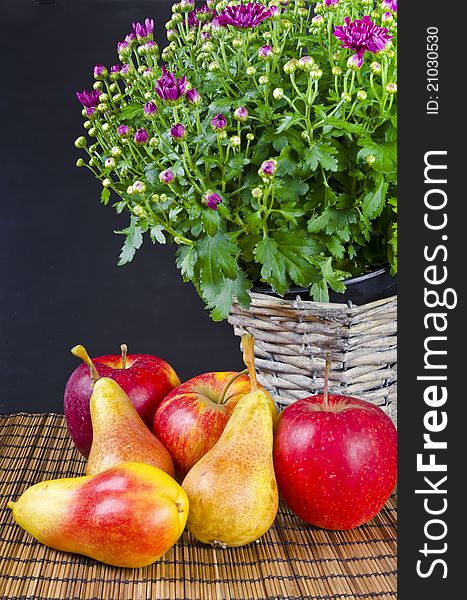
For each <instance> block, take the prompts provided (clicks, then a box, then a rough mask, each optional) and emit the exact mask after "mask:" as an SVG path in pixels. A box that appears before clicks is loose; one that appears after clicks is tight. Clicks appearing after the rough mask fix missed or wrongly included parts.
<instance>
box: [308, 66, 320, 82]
mask: <svg viewBox="0 0 467 600" xmlns="http://www.w3.org/2000/svg"><path fill="white" fill-rule="evenodd" d="M322 76H323V71H322V70H321V69H319V68H318V67H313V68H312V69H311V71H310V79H312V80H313V81H318V80H319V79H321V77H322Z"/></svg>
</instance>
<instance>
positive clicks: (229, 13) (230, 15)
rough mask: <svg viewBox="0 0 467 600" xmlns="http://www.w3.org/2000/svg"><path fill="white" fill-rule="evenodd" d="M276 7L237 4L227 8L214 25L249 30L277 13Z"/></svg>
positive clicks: (256, 3)
mask: <svg viewBox="0 0 467 600" xmlns="http://www.w3.org/2000/svg"><path fill="white" fill-rule="evenodd" d="M277 10H278V9H277V7H276V6H274V7H271V8H267V7H266V6H264V4H260V3H259V2H248V4H237V5H235V6H227V7H226V8H225V9H224V10H223V11H222V12H220V13H219V16H218V17H216V24H218V25H223V26H224V27H227V25H232V26H233V27H238V28H239V29H251V28H252V27H257V26H258V25H260V24H261V23H262V22H263V21H264V20H265V19H268V18H269V17H271V16H272V15H273V14H274V13H275V12H277Z"/></svg>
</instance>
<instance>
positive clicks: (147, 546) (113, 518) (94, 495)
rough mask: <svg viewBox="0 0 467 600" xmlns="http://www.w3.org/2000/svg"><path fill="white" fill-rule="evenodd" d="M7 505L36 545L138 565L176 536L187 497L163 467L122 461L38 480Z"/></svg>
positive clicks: (155, 556) (183, 519)
mask: <svg viewBox="0 0 467 600" xmlns="http://www.w3.org/2000/svg"><path fill="white" fill-rule="evenodd" d="M8 507H9V508H11V509H13V518H14V520H15V521H16V522H17V523H18V525H20V526H21V527H22V528H23V529H25V530H26V531H27V532H28V533H30V534H31V535H32V536H33V537H35V538H36V539H37V540H39V541H40V542H41V543H42V544H45V545H47V546H51V547H52V548H56V549H57V550H63V551H65V552H76V553H79V554H84V555H86V556H90V557H91V558H95V559H96V560H99V561H101V562H104V563H107V564H109V565H115V566H118V567H144V566H146V565H150V564H151V563H153V562H154V561H155V560H157V559H158V558H160V557H161V556H162V555H163V554H164V553H165V552H167V550H169V548H171V547H172V546H173V545H174V544H175V542H176V541H177V540H178V538H179V537H180V535H181V534H182V532H183V529H184V527H185V523H186V517H187V514H188V498H187V496H186V494H185V492H184V491H183V490H182V488H181V487H180V486H179V485H178V483H177V482H176V481H175V480H174V479H172V478H171V477H170V476H169V475H167V473H164V471H161V470H160V469H158V468H156V467H153V466H151V465H146V464H143V463H124V464H121V465H118V466H117V467H113V468H112V469H108V470H107V471H103V472H102V473H98V474H97V475H87V476H84V477H73V478H66V479H53V480H50V481H42V482H41V483H37V484H36V485H33V486H31V487H30V488H28V489H27V490H26V491H25V492H24V493H23V494H22V496H20V498H19V499H18V500H17V501H16V502H8Z"/></svg>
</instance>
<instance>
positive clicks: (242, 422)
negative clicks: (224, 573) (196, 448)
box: [182, 334, 279, 547]
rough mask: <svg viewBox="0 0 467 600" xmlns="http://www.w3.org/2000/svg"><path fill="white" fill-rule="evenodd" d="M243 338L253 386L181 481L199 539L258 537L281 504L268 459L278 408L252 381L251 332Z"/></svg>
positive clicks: (234, 541)
mask: <svg viewBox="0 0 467 600" xmlns="http://www.w3.org/2000/svg"><path fill="white" fill-rule="evenodd" d="M242 342H243V348H244V361H245V364H246V365H247V367H248V371H249V375H250V383H251V391H250V392H249V393H248V394H246V395H245V396H243V397H242V398H241V399H240V400H239V401H238V402H237V404H236V406H235V408H234V410H233V412H232V416H231V417H230V419H229V421H228V422H227V425H226V427H225V429H224V431H223V433H222V435H221V437H220V438H219V440H218V441H217V443H216V444H215V445H214V446H213V447H212V448H211V450H209V451H208V452H207V453H206V454H205V455H204V456H203V457H202V458H201V459H200V460H199V461H198V462H197V463H196V464H195V465H194V466H193V467H192V469H191V470H190V471H189V472H188V474H187V476H186V477H185V479H184V480H183V483H182V487H183V489H184V490H185V492H186V493H187V495H188V498H189V501H190V513H189V515H188V521H187V527H188V529H189V531H190V532H191V534H192V535H193V536H194V537H195V538H196V539H197V540H199V541H200V542H204V543H207V544H212V545H215V546H222V547H225V546H242V545H244V544H248V543H250V542H253V541H255V540H257V539H258V538H259V537H261V536H262V535H263V534H264V533H266V531H267V530H268V529H269V528H270V527H271V525H272V523H273V521H274V519H275V516H276V514H277V509H278V503H279V496H278V491H277V484H276V478H275V475H274V466H273V459H272V449H273V422H274V417H275V416H276V415H275V413H276V409H275V405H274V402H273V400H272V398H271V397H270V395H269V394H268V393H267V392H266V391H265V390H264V389H263V388H261V387H259V386H258V383H257V381H256V372H255V368H254V357H253V347H254V346H253V345H254V339H253V336H251V335H249V334H245V335H244V336H243V337H242Z"/></svg>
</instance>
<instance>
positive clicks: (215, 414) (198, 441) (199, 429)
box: [152, 371, 250, 480]
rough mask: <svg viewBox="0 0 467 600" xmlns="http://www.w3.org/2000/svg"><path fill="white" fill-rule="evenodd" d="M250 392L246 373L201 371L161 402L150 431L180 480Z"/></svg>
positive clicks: (212, 444)
mask: <svg viewBox="0 0 467 600" xmlns="http://www.w3.org/2000/svg"><path fill="white" fill-rule="evenodd" d="M232 380H233V381H232ZM229 384H230V385H229ZM249 392H250V379H249V377H248V375H247V374H246V373H245V374H244V373H235V372H232V371H226V372H217V373H204V374H203V375H198V376H197V377H194V378H193V379H190V380H189V381H186V382H185V383H182V384H181V385H179V386H178V387H176V388H175V389H174V390H172V392H170V394H169V395H168V396H167V397H166V398H165V399H164V400H163V401H162V402H161V404H160V405H159V407H158V409H157V410H156V414H155V416H154V422H153V426H152V431H153V433H154V434H155V436H156V437H157V438H158V439H159V440H160V441H161V442H162V444H163V445H164V446H165V447H166V448H167V450H168V451H169V454H170V455H171V457H172V460H173V462H174V465H175V471H176V473H177V477H178V478H179V479H180V480H181V479H182V478H183V477H184V476H185V475H186V473H188V471H189V470H190V469H191V467H192V466H193V465H194V464H195V463H197V462H198V460H199V459H200V458H201V457H202V456H204V455H205V454H206V452H207V451H208V450H210V449H211V448H212V447H213V446H214V444H215V443H216V442H217V440H218V439H219V437H220V436H221V434H222V432H223V431H224V428H225V425H226V424H227V421H228V420H229V418H230V415H231V414H232V411H233V409H234V407H235V405H236V404H237V402H238V401H239V400H240V398H241V397H242V396H244V395H245V394H248V393H249Z"/></svg>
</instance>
